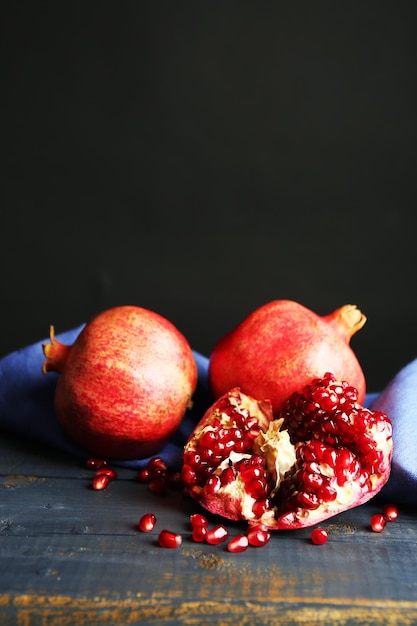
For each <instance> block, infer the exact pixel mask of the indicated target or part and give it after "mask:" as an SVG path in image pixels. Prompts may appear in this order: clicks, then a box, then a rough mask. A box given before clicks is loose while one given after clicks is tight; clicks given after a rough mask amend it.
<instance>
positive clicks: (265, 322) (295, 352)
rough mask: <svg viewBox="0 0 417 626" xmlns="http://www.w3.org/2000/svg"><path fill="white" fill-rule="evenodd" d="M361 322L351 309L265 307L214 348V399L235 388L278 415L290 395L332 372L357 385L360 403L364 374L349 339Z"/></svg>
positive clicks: (211, 381) (211, 378)
mask: <svg viewBox="0 0 417 626" xmlns="http://www.w3.org/2000/svg"><path fill="white" fill-rule="evenodd" d="M365 322H366V317H365V316H364V315H363V314H362V313H361V312H360V311H359V310H358V308H357V307H356V306H354V305H345V306H343V307H341V308H340V309H337V310H336V311H334V312H333V313H331V314H329V315H327V316H324V317H322V316H319V315H317V314H316V313H314V312H313V311H311V310H310V309H308V308H306V307H304V306H303V305H301V304H299V303H297V302H294V301H292V300H275V301H273V302H270V303H268V304H265V305H264V306H261V307H260V308H258V309H256V310H255V311H254V312H252V313H251V314H250V315H249V316H248V317H246V318H245V319H244V320H243V321H242V322H241V323H240V324H239V325H238V326H237V327H236V328H235V329H234V330H232V331H230V332H229V333H227V334H226V335H225V336H223V337H222V338H221V339H220V341H219V342H218V343H217V344H216V345H215V347H214V349H213V351H212V354H211V355H210V362H209V373H208V376H209V385H210V389H211V392H212V394H213V397H214V398H219V397H220V396H222V395H223V394H224V393H226V392H227V391H229V389H232V388H234V387H239V388H240V389H241V391H242V392H243V393H246V394H248V395H251V396H253V397H255V398H261V399H268V400H270V401H271V404H272V408H273V411H274V413H275V414H276V413H278V412H279V411H280V410H281V408H282V406H283V404H284V402H285V400H286V399H287V398H288V397H289V396H291V395H292V394H293V393H294V392H300V391H301V390H302V389H303V388H304V387H305V385H306V384H308V382H309V381H310V380H312V379H314V378H321V377H322V376H323V375H324V374H325V373H326V372H332V373H333V374H334V375H335V376H336V378H337V379H338V380H348V381H349V383H350V384H351V385H353V386H354V387H356V389H357V390H358V402H359V403H360V404H363V402H364V399H365V393H366V381H365V376H364V373H363V370H362V368H361V365H360V363H359V361H358V359H357V357H356V355H355V354H354V352H353V350H352V349H351V347H350V345H349V341H350V339H351V337H352V335H353V334H354V333H356V332H357V331H358V330H359V329H360V328H361V327H362V326H363V325H364V324H365Z"/></svg>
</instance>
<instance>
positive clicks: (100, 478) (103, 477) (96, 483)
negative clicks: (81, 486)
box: [91, 474, 110, 491]
mask: <svg viewBox="0 0 417 626" xmlns="http://www.w3.org/2000/svg"><path fill="white" fill-rule="evenodd" d="M109 482H110V478H109V477H108V476H107V474H98V475H96V476H94V477H93V479H92V480H91V486H92V488H93V489H94V490H95V491H103V489H107V485H108V484H109Z"/></svg>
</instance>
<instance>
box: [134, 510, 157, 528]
mask: <svg viewBox="0 0 417 626" xmlns="http://www.w3.org/2000/svg"><path fill="white" fill-rule="evenodd" d="M155 524H156V517H155V515H154V514H153V513H145V514H144V515H142V517H141V518H140V520H139V524H138V528H139V530H141V531H142V532H143V533H150V532H151V531H152V530H153V529H154V528H155Z"/></svg>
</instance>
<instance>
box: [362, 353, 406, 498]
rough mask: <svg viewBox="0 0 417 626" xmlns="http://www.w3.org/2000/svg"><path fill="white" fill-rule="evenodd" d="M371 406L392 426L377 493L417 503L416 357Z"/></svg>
mask: <svg viewBox="0 0 417 626" xmlns="http://www.w3.org/2000/svg"><path fill="white" fill-rule="evenodd" d="M371 408H372V409H374V410H376V411H383V412H384V413H386V414H387V415H388V417H389V418H390V419H391V421H392V428H393V442H394V446H393V455H392V467H391V477H390V479H389V481H388V483H387V484H386V485H385V487H384V489H383V491H382V492H381V495H383V496H384V497H385V499H389V500H392V501H393V502H394V503H396V502H401V503H405V504H410V505H417V428H416V425H417V359H416V360H414V361H411V363H409V364H408V365H406V366H405V367H404V368H402V369H401V370H400V371H399V372H398V373H397V374H396V375H395V376H394V378H393V379H392V380H391V382H390V383H389V384H388V385H387V387H386V388H385V389H384V390H383V391H382V392H381V393H380V394H379V395H378V396H377V397H376V398H375V399H374V401H373V402H372V403H371Z"/></svg>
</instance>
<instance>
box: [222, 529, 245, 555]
mask: <svg viewBox="0 0 417 626" xmlns="http://www.w3.org/2000/svg"><path fill="white" fill-rule="evenodd" d="M248 545H249V541H248V537H247V536H246V535H244V534H243V533H242V534H239V535H236V537H232V539H230V541H229V543H228V544H227V549H228V551H229V552H244V551H245V550H246V549H247V547H248Z"/></svg>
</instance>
